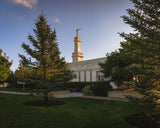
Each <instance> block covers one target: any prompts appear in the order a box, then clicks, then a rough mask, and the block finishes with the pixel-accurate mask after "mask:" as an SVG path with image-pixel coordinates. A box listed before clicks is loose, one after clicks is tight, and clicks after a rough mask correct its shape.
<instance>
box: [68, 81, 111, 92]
mask: <svg viewBox="0 0 160 128" xmlns="http://www.w3.org/2000/svg"><path fill="white" fill-rule="evenodd" d="M109 83H110V82H109V81H101V82H68V83H67V84H66V88H68V89H75V90H76V91H77V92H81V90H82V89H83V88H84V87H85V86H87V85H90V86H92V85H95V86H100V85H101V86H107V87H108V91H111V90H113V89H112V87H111V86H110V84H109Z"/></svg>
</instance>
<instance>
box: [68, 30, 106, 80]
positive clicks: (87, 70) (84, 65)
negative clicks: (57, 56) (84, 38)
mask: <svg viewBox="0 0 160 128" xmlns="http://www.w3.org/2000/svg"><path fill="white" fill-rule="evenodd" d="M78 31H79V29H77V30H76V37H74V52H73V53H72V63H68V66H69V69H70V70H72V71H73V72H74V74H76V78H74V79H72V81H73V82H87V81H88V82H94V81H104V80H107V79H104V77H103V73H102V72H101V68H100V66H99V65H98V64H99V63H102V62H104V61H105V60H106V57H103V58H97V59H91V60H83V53H82V52H81V38H80V37H79V36H78Z"/></svg>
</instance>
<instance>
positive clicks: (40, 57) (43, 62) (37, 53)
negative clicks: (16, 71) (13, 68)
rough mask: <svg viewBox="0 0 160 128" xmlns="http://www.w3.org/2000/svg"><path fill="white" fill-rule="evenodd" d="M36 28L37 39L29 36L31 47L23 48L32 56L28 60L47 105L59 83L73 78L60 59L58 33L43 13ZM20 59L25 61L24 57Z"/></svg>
mask: <svg viewBox="0 0 160 128" xmlns="http://www.w3.org/2000/svg"><path fill="white" fill-rule="evenodd" d="M35 27H36V28H35V29H33V31H34V33H35V37H34V36H33V35H31V34H29V35H28V40H29V41H30V43H31V46H30V45H28V44H25V43H23V44H22V48H23V49H24V50H25V52H27V54H28V55H29V56H30V59H26V60H28V61H29V66H30V67H32V69H33V70H34V71H35V72H36V75H35V77H34V80H35V81H37V82H38V83H39V88H40V90H41V91H42V93H43V94H44V101H45V103H46V104H47V102H48V92H49V91H52V90H53V89H54V86H55V85H56V84H57V83H58V82H62V81H65V80H69V79H70V78H71V77H69V76H70V73H69V70H68V68H67V66H66V63H65V61H64V58H61V57H60V51H59V48H58V43H57V40H56V31H55V29H54V31H52V30H51V27H50V25H48V23H47V19H46V18H45V16H44V14H43V13H42V14H41V15H40V16H39V17H38V19H37V20H36V21H35ZM20 57H21V59H24V58H23V56H22V55H20ZM33 60H34V61H33ZM66 75H67V76H66ZM68 77H69V79H68Z"/></svg>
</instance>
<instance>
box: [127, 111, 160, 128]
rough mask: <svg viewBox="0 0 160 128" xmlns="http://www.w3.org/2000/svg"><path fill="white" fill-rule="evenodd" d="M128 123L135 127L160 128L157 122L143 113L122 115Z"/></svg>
mask: <svg viewBox="0 0 160 128" xmlns="http://www.w3.org/2000/svg"><path fill="white" fill-rule="evenodd" d="M124 119H125V120H126V121H127V123H128V124H130V125H132V126H136V127H137V128H160V124H159V123H155V122H152V121H151V119H150V118H149V117H147V116H146V115H145V114H144V113H141V114H134V115H130V116H126V117H124Z"/></svg>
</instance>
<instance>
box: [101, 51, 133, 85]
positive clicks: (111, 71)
mask: <svg viewBox="0 0 160 128" xmlns="http://www.w3.org/2000/svg"><path fill="white" fill-rule="evenodd" d="M106 56H107V59H106V61H105V62H104V63H100V66H101V68H102V72H103V73H104V76H105V77H111V79H112V80H113V81H117V82H120V83H121V82H123V81H130V80H131V79H132V78H133V74H132V73H131V72H129V71H128V70H127V69H126V67H128V66H130V65H131V64H133V62H134V59H133V58H131V56H130V55H129V54H126V53H124V52H120V50H119V52H118V51H115V52H112V53H111V54H107V55H106Z"/></svg>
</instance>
